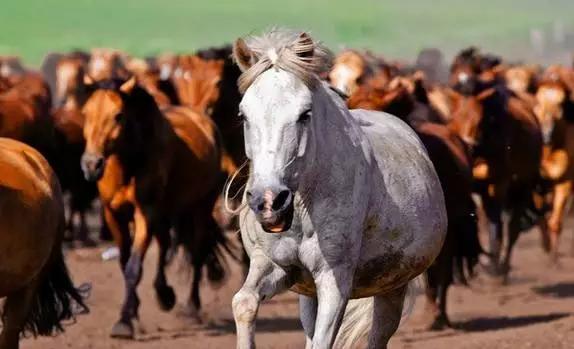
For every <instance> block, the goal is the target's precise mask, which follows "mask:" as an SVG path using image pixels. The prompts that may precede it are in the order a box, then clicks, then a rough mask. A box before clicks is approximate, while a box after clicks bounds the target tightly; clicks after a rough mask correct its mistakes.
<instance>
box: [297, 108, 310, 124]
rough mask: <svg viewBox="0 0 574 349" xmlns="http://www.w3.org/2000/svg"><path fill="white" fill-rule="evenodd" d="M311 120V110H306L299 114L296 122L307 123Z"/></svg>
mask: <svg viewBox="0 0 574 349" xmlns="http://www.w3.org/2000/svg"><path fill="white" fill-rule="evenodd" d="M310 118H311V109H307V110H305V111H304V112H302V113H301V114H299V119H298V120H297V122H307V121H308V120H309V119H310Z"/></svg>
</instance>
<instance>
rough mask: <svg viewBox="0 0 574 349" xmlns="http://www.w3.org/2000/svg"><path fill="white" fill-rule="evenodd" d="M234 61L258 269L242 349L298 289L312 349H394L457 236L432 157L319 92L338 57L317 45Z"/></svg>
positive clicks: (291, 35)
mask: <svg viewBox="0 0 574 349" xmlns="http://www.w3.org/2000/svg"><path fill="white" fill-rule="evenodd" d="M234 58H235V60H236V62H237V64H238V65H239V67H240V68H241V70H242V71H243V74H242V75H241V77H240V79H239V88H240V90H241V91H242V92H243V93H244V96H243V99H242V101H241V104H240V116H241V117H242V118H243V127H244V131H245V149H246V153H247V156H248V158H249V160H250V164H249V171H250V173H249V180H248V183H247V187H246V191H245V194H244V200H243V202H244V205H243V206H242V207H241V208H240V209H239V215H240V216H239V218H240V228H241V236H242V240H243V243H244V245H245V249H246V251H247V254H248V255H249V258H250V266H249V272H248V275H247V278H246V280H245V283H244V284H243V287H242V288H241V289H240V290H239V291H238V292H237V294H236V295H235V296H234V297H233V314H234V318H235V323H236V327H237V347H238V348H242V349H243V348H254V347H255V338H254V334H255V318H256V315H257V310H258V308H259V304H260V302H262V301H263V300H266V299H269V298H271V297H273V296H274V295H275V294H277V293H279V292H282V291H285V290H288V289H290V290H292V291H294V292H296V293H298V294H300V299H299V302H300V313H301V322H302V324H303V328H304V330H305V334H306V348H308V349H310V348H313V349H320V348H331V347H333V346H334V345H335V346H337V347H349V346H353V347H354V346H356V345H357V343H358V341H359V340H360V339H361V337H362V336H365V335H366V333H367V332H368V328H371V330H370V336H369V338H368V343H369V344H368V345H369V348H384V347H386V345H387V342H388V340H389V339H390V337H391V336H392V335H393V334H394V333H395V331H396V329H397V327H398V325H399V322H400V319H401V314H402V308H403V301H404V298H405V290H406V288H407V284H408V283H409V281H410V280H412V279H413V278H415V277H416V276H417V275H419V274H421V273H422V272H423V271H425V269H426V268H427V267H428V266H429V265H430V264H431V263H432V262H433V260H434V259H435V257H436V256H437V255H438V253H439V251H440V249H441V246H442V244H443V240H444V237H445V234H446V226H447V219H446V212H445V204H444V196H443V192H442V188H441V186H440V183H439V180H438V178H437V175H436V173H435V170H434V168H433V165H432V163H431V161H430V160H429V158H428V156H427V153H426V151H425V148H424V146H423V145H422V143H421V142H420V140H419V139H418V137H417V136H416V135H415V133H414V132H413V131H412V130H411V129H410V128H409V127H408V126H407V125H406V124H405V123H403V122H402V121H400V120H399V119H398V118H396V117H393V116H390V115H386V114H383V113H379V112H372V111H364V110H353V111H349V110H348V109H347V107H346V105H345V103H344V101H343V100H342V99H341V98H340V96H339V95H338V94H337V93H336V92H334V91H333V90H331V89H330V88H329V86H327V85H326V84H324V83H322V82H321V81H320V80H319V78H318V75H319V74H320V73H322V72H323V71H324V69H326V68H327V69H328V64H329V61H330V55H329V53H328V51H327V50H326V49H324V48H323V47H322V45H320V44H319V43H317V42H315V41H313V39H311V37H310V36H309V35H308V34H307V33H301V32H293V31H289V30H283V29H273V30H271V31H269V32H267V33H265V34H263V35H261V36H252V37H249V38H247V39H245V40H244V39H238V40H237V41H236V42H235V44H234ZM350 300H351V301H350ZM347 304H349V306H347ZM346 310H347V315H345V311H346ZM342 325H343V327H344V328H345V329H346V330H345V331H339V330H340V328H341V326H342ZM339 332H341V333H340V334H339ZM338 334H339V337H338V338H337V335H338ZM335 341H337V342H336V343H335Z"/></svg>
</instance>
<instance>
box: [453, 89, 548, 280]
mask: <svg viewBox="0 0 574 349" xmlns="http://www.w3.org/2000/svg"><path fill="white" fill-rule="evenodd" d="M452 98H453V119H452V121H451V123H450V124H449V127H451V129H452V130H453V131H455V132H457V133H458V134H459V135H460V137H461V138H462V139H463V140H464V141H465V142H467V144H468V145H469V146H470V147H471V148H472V152H473V156H474V161H475V168H474V174H475V190H476V191H477V192H478V194H479V195H480V197H481V199H482V204H483V206H484V210H485V213H486V216H487V218H488V221H489V230H490V231H489V244H490V254H491V257H492V261H493V263H492V265H491V267H492V268H491V271H492V272H495V274H497V275H501V276H503V277H504V280H506V277H507V276H508V272H509V270H510V260H511V255H512V249H513V247H514V244H515V243H516V240H517V239H518V236H519V234H520V232H521V231H523V230H526V229H528V228H530V227H532V226H533V225H534V223H535V222H536V220H537V219H538V217H537V215H538V212H536V210H535V208H534V203H533V200H532V194H533V192H534V190H535V186H536V184H537V183H538V181H539V168H540V160H541V155H542V154H541V153H542V135H541V132H540V126H539V124H538V122H537V120H536V116H535V115H534V113H533V112H532V109H531V108H530V106H529V105H528V103H526V102H525V101H524V100H522V99H520V98H518V97H517V96H516V95H514V93H513V92H512V91H510V90H509V89H508V88H507V87H506V86H505V85H502V84H496V83H495V84H494V85H493V87H491V88H488V89H486V90H484V91H482V92H481V93H479V94H478V95H477V96H463V95H458V94H456V93H453V94H452ZM503 211H508V213H509V214H510V220H509V222H508V239H506V241H507V245H506V251H505V255H504V258H503V259H501V249H502V241H503V231H504V229H503V221H502V213H503Z"/></svg>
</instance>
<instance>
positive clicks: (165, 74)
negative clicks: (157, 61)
mask: <svg viewBox="0 0 574 349" xmlns="http://www.w3.org/2000/svg"><path fill="white" fill-rule="evenodd" d="M170 76H171V66H170V65H169V64H166V63H164V64H162V65H161V67H160V70H159V78H160V79H161V80H167V79H169V77H170Z"/></svg>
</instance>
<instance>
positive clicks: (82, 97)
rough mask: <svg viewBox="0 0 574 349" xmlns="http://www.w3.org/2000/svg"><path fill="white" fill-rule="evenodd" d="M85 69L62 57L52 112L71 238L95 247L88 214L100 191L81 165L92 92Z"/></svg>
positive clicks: (73, 59) (82, 64)
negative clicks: (86, 106) (86, 107)
mask: <svg viewBox="0 0 574 349" xmlns="http://www.w3.org/2000/svg"><path fill="white" fill-rule="evenodd" d="M85 66H86V62H85V60H84V59H82V58H80V57H75V56H70V57H67V56H62V57H60V59H59V61H58V62H57V63H56V70H55V76H56V84H55V86H54V87H55V94H56V96H57V97H56V99H55V100H56V101H57V103H58V107H56V108H54V109H53V111H52V119H53V122H54V127H55V131H56V132H57V136H58V140H59V144H58V148H59V149H60V150H61V153H60V156H59V159H58V162H59V166H58V167H59V169H58V171H57V173H58V177H59V178H60V183H61V184H62V189H63V191H64V192H68V193H69V194H70V200H69V215H68V223H67V227H68V229H67V230H68V232H69V233H70V236H69V237H68V238H69V239H72V240H75V239H77V240H79V241H80V242H81V243H83V244H84V245H86V246H93V245H94V244H95V242H94V241H93V240H92V239H90V237H89V234H88V232H89V231H88V225H87V221H86V212H87V211H88V210H89V209H90V208H91V207H92V203H93V201H94V200H95V199H96V198H97V194H98V191H97V188H96V185H95V184H94V183H90V182H88V181H86V179H85V178H84V175H83V172H82V169H81V166H80V159H81V157H82V153H83V151H84V147H85V141H84V135H83V127H84V115H83V114H82V106H83V105H84V103H85V102H86V99H87V97H88V95H89V93H90V91H89V89H88V87H87V86H86V85H85V84H84V78H85V72H84V71H85ZM75 217H78V218H79V226H78V227H76V226H75V224H74V218H75ZM105 231H106V229H105V226H102V232H104V233H105ZM101 235H105V234H101Z"/></svg>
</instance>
